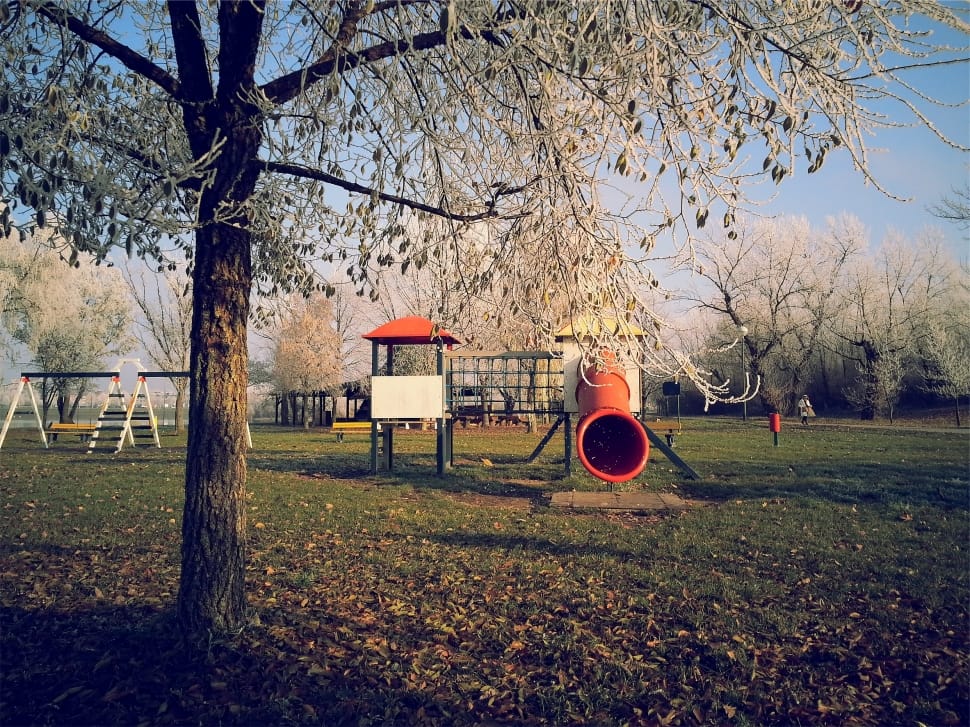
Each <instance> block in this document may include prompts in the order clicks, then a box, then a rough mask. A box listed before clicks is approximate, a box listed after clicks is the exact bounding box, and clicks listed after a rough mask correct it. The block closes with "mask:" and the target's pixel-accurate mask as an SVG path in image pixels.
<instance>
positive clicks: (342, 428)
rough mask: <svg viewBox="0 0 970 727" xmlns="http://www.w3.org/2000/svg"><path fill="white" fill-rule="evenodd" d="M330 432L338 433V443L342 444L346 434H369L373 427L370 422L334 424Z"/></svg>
mask: <svg viewBox="0 0 970 727" xmlns="http://www.w3.org/2000/svg"><path fill="white" fill-rule="evenodd" d="M330 430H331V431H332V432H335V433H336V435H337V441H338V442H342V441H344V433H345V432H367V433H368V434H369V433H370V430H371V426H370V422H369V421H350V422H334V423H333V424H332V425H331V427H330Z"/></svg>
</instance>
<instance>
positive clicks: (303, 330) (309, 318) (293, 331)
mask: <svg viewBox="0 0 970 727" xmlns="http://www.w3.org/2000/svg"><path fill="white" fill-rule="evenodd" d="M271 338H272V341H273V353H272V356H273V359H272V362H271V369H272V376H273V380H274V382H275V383H276V386H277V389H278V390H279V392H280V394H281V395H282V397H283V401H284V402H286V401H288V399H289V397H290V395H291V394H293V393H303V394H308V393H310V392H314V391H322V390H329V391H334V390H335V389H336V387H337V386H338V385H339V384H340V383H341V381H340V377H341V374H342V370H341V345H342V343H343V341H342V339H341V336H340V333H339V332H338V331H337V329H336V328H335V327H334V317H333V306H332V304H331V302H330V300H329V299H328V298H327V297H326V296H325V295H323V294H321V293H316V294H314V295H312V296H311V297H310V298H309V299H307V298H303V297H302V296H291V297H290V300H289V301H288V304H287V306H286V310H285V312H284V313H283V314H282V315H281V320H280V322H279V324H278V325H277V326H275V327H274V330H273V332H272V333H271ZM284 406H285V404H284ZM285 421H286V420H285V418H284V422H285ZM304 424H305V425H306V426H309V425H310V422H309V420H307V419H304Z"/></svg>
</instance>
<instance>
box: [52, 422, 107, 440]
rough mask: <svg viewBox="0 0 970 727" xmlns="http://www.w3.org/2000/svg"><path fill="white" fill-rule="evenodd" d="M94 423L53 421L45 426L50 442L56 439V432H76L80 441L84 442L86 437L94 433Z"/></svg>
mask: <svg viewBox="0 0 970 727" xmlns="http://www.w3.org/2000/svg"><path fill="white" fill-rule="evenodd" d="M95 428H96V427H95V425H94V424H75V423H74V422H53V423H52V424H50V426H48V427H47V433H48V434H49V435H50V437H51V441H52V442H56V441H57V435H58V434H76V435H78V436H79V437H80V438H81V441H82V442H86V441H87V440H88V438H89V437H90V436H91V435H92V434H94V430H95Z"/></svg>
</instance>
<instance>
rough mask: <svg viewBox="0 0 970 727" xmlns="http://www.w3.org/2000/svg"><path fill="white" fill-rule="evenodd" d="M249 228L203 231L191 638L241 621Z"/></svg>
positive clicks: (187, 525) (188, 573) (198, 267)
mask: <svg viewBox="0 0 970 727" xmlns="http://www.w3.org/2000/svg"><path fill="white" fill-rule="evenodd" d="M251 282H252V266H251V259H250V233H249V232H248V231H247V230H243V229H239V228H238V227H233V226H230V225H225V224H219V223H212V224H210V225H208V226H206V227H203V228H202V229H200V230H199V232H198V233H197V245H196V252H195V269H194V281H193V284H194V295H195V305H194V309H193V315H192V351H191V372H192V376H191V387H192V391H191V397H190V402H189V407H190V408H189V431H190V436H189V444H188V454H187V461H186V470H185V513H184V519H183V522H182V576H181V582H180V587H179V597H178V616H179V624H180V626H181V628H182V632H183V634H185V635H186V636H188V637H190V638H192V637H198V636H200V635H204V634H206V633H207V632H209V631H216V632H220V631H227V630H232V629H235V628H238V627H239V626H241V625H242V624H243V623H244V618H245V608H246V597H245V588H244V585H245V583H244V581H245V557H246V548H245V537H246V510H245V502H246V497H245V496H246V436H245V435H246V386H247V377H248V371H247V360H248V352H247V344H246V326H247V321H248V317H249V292H250V286H251Z"/></svg>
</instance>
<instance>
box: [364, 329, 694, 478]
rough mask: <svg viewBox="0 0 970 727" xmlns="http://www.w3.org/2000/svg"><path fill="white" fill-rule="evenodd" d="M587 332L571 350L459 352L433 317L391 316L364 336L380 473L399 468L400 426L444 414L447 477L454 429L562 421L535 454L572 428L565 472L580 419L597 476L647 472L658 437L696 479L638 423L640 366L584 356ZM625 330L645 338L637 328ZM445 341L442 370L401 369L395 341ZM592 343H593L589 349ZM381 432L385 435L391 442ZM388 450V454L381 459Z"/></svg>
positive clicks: (586, 457)
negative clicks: (401, 372)
mask: <svg viewBox="0 0 970 727" xmlns="http://www.w3.org/2000/svg"><path fill="white" fill-rule="evenodd" d="M578 328H579V334H578V335H577V333H576V332H574V329H573V327H572V326H568V327H566V328H565V329H563V330H562V331H561V332H560V334H559V336H557V340H558V341H559V342H560V343H561V344H562V348H563V350H562V352H561V353H559V352H541V351H507V352H501V353H496V352H488V351H454V350H452V348H453V345H454V344H456V343H459V341H458V339H456V338H454V336H452V335H451V334H450V333H448V332H447V331H445V330H444V329H440V328H438V327H437V326H435V325H434V324H433V323H432V322H431V321H429V320H427V319H424V318H418V317H409V318H403V319H399V320H397V321H391V322H390V323H387V324H384V325H383V326H381V327H379V328H377V329H375V330H374V331H372V332H371V333H368V334H366V335H365V336H364V338H365V339H368V340H370V341H371V342H372V344H373V354H372V374H373V378H372V385H373V391H372V394H373V398H372V412H371V471H372V472H374V473H377V472H378V471H380V470H381V469H384V470H388V471H391V470H393V457H394V454H393V437H394V425H395V424H402V423H405V422H408V421H414V420H416V419H424V420H428V419H431V420H434V421H435V425H436V429H437V468H438V473H439V474H442V473H443V472H444V471H445V469H447V468H450V467H451V466H453V464H454V456H453V455H454V427H455V426H456V425H458V426H462V427H466V426H480V427H488V426H494V425H499V426H502V425H506V426H508V425H521V424H525V425H526V426H530V427H531V426H534V425H535V424H537V423H538V422H539V421H543V422H544V423H549V422H550V421H551V422H552V426H551V427H550V429H549V431H548V432H547V433H546V435H545V437H544V438H543V440H542V441H541V442H540V443H539V445H538V447H536V449H535V451H534V452H533V453H532V455H531V456H530V457H529V460H528V461H529V462H532V461H534V460H535V459H536V458H537V457H538V456H539V454H540V452H541V451H542V450H543V449H544V448H545V446H546V445H547V444H548V443H549V441H550V440H551V439H552V437H553V435H554V434H555V433H556V431H557V430H558V429H559V427H560V426H562V425H565V426H564V427H563V434H564V438H563V439H564V442H563V444H564V452H563V455H564V456H563V463H564V467H565V474H566V475H567V476H569V475H570V474H571V462H572V416H573V415H574V414H575V415H576V416H577V420H578V427H577V430H576V437H577V453H578V457H579V460H580V462H581V463H582V464H583V466H584V467H585V468H586V469H587V470H588V471H589V472H590V473H591V474H592V475H594V476H595V477H597V478H599V479H601V480H603V481H605V482H608V483H610V485H611V486H612V484H614V483H618V482H625V481H627V480H630V479H633V478H634V477H636V476H637V475H639V474H640V473H641V472H642V470H643V469H644V467H645V465H646V462H647V460H648V457H649V453H650V443H651V442H652V443H653V444H654V446H655V447H656V448H657V449H658V450H659V451H660V452H662V453H663V454H665V455H666V456H667V457H668V458H669V459H670V460H671V461H672V462H674V464H676V465H677V466H678V467H679V468H680V469H681V470H682V471H683V472H684V473H685V474H686V475H687V476H688V477H691V478H697V473H696V472H694V471H693V470H692V469H691V468H690V467H689V466H688V465H687V464H686V463H685V462H684V461H683V460H682V459H680V458H679V457H678V456H677V455H676V454H675V453H674V452H673V450H672V448H671V446H670V445H671V444H672V443H671V442H666V443H665V442H664V441H663V440H662V439H661V438H660V437H658V436H657V435H656V434H655V433H654V432H652V431H651V430H650V428H649V426H648V425H647V424H645V423H643V422H642V421H640V420H638V419H637V418H636V416H635V414H638V413H639V412H640V411H641V394H640V371H639V369H638V368H636V367H635V366H630V367H629V370H624V369H623V368H621V367H620V365H619V364H618V363H617V361H616V355H615V354H614V353H612V352H610V351H602V352H599V358H600V359H601V360H600V362H599V366H596V365H590V364H587V363H586V362H585V361H584V359H583V351H582V348H581V343H586V342H582V341H580V338H581V337H582V336H583V335H584V332H583V329H582V327H578ZM622 333H623V334H626V335H642V333H641V332H639V331H638V330H636V329H634V328H633V327H632V326H628V325H627V326H625V328H623V329H622ZM382 345H383V346H387V354H386V359H385V360H386V363H385V366H384V369H383V370H381V367H380V365H379V349H380V346H382ZM398 345H436V346H437V375H435V376H426V377H414V376H411V377H401V376H395V375H394V363H393V362H394V347H395V346H398ZM587 348H588V345H587ZM379 438H383V439H382V444H383V447H382V446H381V442H380V441H379ZM380 454H383V457H382V458H381V457H379V455H380Z"/></svg>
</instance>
